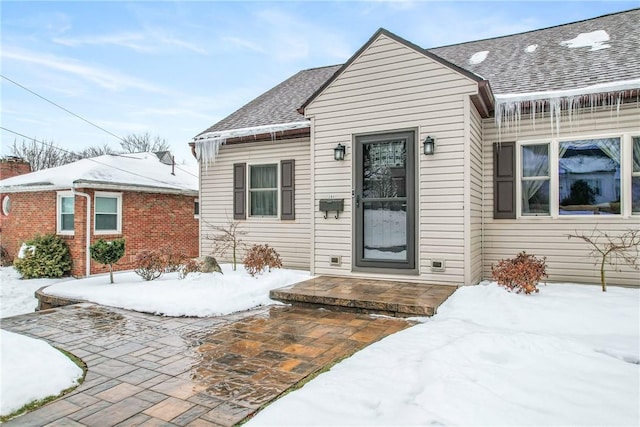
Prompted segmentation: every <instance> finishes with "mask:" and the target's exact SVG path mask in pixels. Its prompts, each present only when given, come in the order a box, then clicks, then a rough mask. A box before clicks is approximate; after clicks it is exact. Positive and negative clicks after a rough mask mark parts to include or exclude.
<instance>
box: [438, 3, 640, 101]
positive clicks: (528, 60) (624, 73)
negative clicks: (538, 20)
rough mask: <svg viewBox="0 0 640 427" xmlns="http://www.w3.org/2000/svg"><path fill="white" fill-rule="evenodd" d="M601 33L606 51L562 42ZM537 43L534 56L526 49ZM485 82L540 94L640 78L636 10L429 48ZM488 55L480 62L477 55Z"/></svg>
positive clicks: (499, 89) (498, 90)
mask: <svg viewBox="0 0 640 427" xmlns="http://www.w3.org/2000/svg"><path fill="white" fill-rule="evenodd" d="M598 30H604V31H606V32H607V34H608V35H609V38H610V40H609V41H608V42H606V44H608V45H610V46H611V47H609V48H605V49H599V50H591V48H590V47H576V48H569V47H567V46H566V45H562V44H561V43H562V42H563V41H567V40H571V39H574V38H575V37H577V36H578V35H579V34H581V33H591V32H594V31H598ZM532 45H538V47H537V48H536V49H535V51H533V52H526V51H525V49H526V48H527V47H528V46H532ZM428 50H429V52H432V53H434V54H436V55H438V56H440V57H442V58H444V59H446V60H447V61H450V62H453V63H454V64H456V65H458V66H459V67H462V68H466V69H467V70H469V71H472V72H474V73H476V74H479V75H481V76H482V77H484V78H485V79H487V80H489V83H490V84H491V89H492V91H493V93H495V94H505V93H524V92H539V91H548V90H562V89H570V88H578V87H584V86H591V85H594V84H599V83H610V82H616V81H622V80H631V79H637V78H640V9H634V10H630V11H627V12H621V13H616V14H611V15H605V16H601V17H599V18H594V19H589V20H585V21H580V22H575V23H571V24H565V25H559V26H556V27H551V28H545V29H541V30H535V31H529V32H526V33H521V34H515V35H511V36H505V37H496V38H493V39H487V40H479V41H475V42H468V43H461V44H457V45H451V46H444V47H439V48H434V49H428ZM481 51H489V54H488V55H487V58H486V59H485V60H484V61H483V62H481V63H479V64H475V65H474V64H470V63H469V59H470V58H471V56H472V55H473V54H474V53H476V52H481Z"/></svg>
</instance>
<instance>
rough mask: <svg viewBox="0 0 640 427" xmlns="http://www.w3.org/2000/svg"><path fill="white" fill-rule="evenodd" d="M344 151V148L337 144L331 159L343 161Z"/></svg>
mask: <svg viewBox="0 0 640 427" xmlns="http://www.w3.org/2000/svg"><path fill="white" fill-rule="evenodd" d="M345 151H346V147H345V146H344V145H342V144H340V143H338V145H336V148H334V149H333V158H334V159H335V160H344V153H345Z"/></svg>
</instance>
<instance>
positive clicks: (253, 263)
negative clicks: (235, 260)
mask: <svg viewBox="0 0 640 427" xmlns="http://www.w3.org/2000/svg"><path fill="white" fill-rule="evenodd" d="M242 262H243V263H244V268H245V269H246V270H247V272H248V273H249V274H250V275H251V276H252V277H255V275H256V274H260V273H262V272H263V271H264V269H265V268H268V269H269V271H271V269H272V268H282V261H281V260H280V255H279V254H278V252H276V250H275V249H273V248H270V247H269V245H253V246H251V248H250V249H249V250H248V251H247V254H246V255H245V257H244V260H243V261H242Z"/></svg>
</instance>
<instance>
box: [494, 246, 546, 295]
mask: <svg viewBox="0 0 640 427" xmlns="http://www.w3.org/2000/svg"><path fill="white" fill-rule="evenodd" d="M545 260H546V258H544V257H543V258H542V259H540V258H536V257H535V256H533V255H527V254H526V253H525V252H524V251H523V252H520V253H519V254H518V255H516V257H515V258H510V259H502V260H500V261H499V262H498V265H497V266H495V267H494V266H493V265H492V266H491V275H492V277H493V280H495V281H496V282H498V285H500V286H504V287H505V288H507V289H508V290H509V291H513V290H514V289H515V291H516V293H520V292H524V293H525V294H530V293H533V292H539V289H538V287H537V284H538V282H540V280H542V279H543V278H544V277H547V266H546V264H545Z"/></svg>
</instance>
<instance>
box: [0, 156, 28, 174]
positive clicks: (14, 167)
mask: <svg viewBox="0 0 640 427" xmlns="http://www.w3.org/2000/svg"><path fill="white" fill-rule="evenodd" d="M30 172H31V165H29V163H27V162H25V161H24V160H22V159H17V158H8V159H0V179H7V178H11V177H12V176H17V175H24V174H25V173H30Z"/></svg>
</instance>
